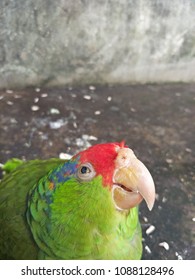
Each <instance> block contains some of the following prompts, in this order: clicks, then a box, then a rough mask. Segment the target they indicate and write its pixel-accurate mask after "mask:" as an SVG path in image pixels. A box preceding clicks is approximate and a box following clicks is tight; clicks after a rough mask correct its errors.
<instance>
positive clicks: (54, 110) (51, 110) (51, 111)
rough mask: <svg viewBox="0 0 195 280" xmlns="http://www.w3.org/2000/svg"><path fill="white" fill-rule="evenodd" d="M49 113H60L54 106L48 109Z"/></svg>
mask: <svg viewBox="0 0 195 280" xmlns="http://www.w3.org/2000/svg"><path fill="white" fill-rule="evenodd" d="M50 113H51V114H52V115H58V114H60V111H59V110H58V109H56V108H51V109H50Z"/></svg>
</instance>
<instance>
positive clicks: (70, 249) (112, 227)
mask: <svg viewBox="0 0 195 280" xmlns="http://www.w3.org/2000/svg"><path fill="white" fill-rule="evenodd" d="M32 197H33V199H31V203H30V205H29V208H28V212H27V218H28V223H29V225H30V227H31V231H32V234H33V237H34V239H35V241H36V243H37V244H38V246H39V248H40V249H41V252H42V256H41V258H43V256H45V258H48V259H114V258H117V256H118V252H119V251H120V250H121V252H122V250H123V253H121V254H122V258H129V250H127V249H128V246H129V242H130V240H131V239H132V236H134V234H135V231H136V230H138V228H139V224H138V214H137V209H136V208H134V210H133V211H130V213H131V214H130V215H129V213H121V212H118V211H116V209H115V207H114V204H113V201H112V198H111V195H110V191H109V188H104V187H102V178H101V176H97V177H96V178H94V179H93V181H92V182H85V183H78V181H77V180H76V179H74V178H71V179H70V180H68V181H66V183H65V184H64V183H63V182H62V183H60V182H59V183H58V184H56V186H55V189H52V188H51V182H50V181H48V180H46V179H43V180H41V181H40V182H39V184H38V185H37V186H36V187H35V189H34V192H33V195H32ZM131 220H132V221H134V222H133V230H132V223H131ZM138 231H139V234H137V236H138V237H139V238H140V230H138ZM121 234H122V235H121ZM121 236H123V237H124V238H121ZM138 251H140V250H138Z"/></svg>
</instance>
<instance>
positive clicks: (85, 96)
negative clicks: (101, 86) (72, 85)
mask: <svg viewBox="0 0 195 280" xmlns="http://www.w3.org/2000/svg"><path fill="white" fill-rule="evenodd" d="M83 98H84V99H86V100H91V96H90V95H84V96H83Z"/></svg>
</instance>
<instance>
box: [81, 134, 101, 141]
mask: <svg viewBox="0 0 195 280" xmlns="http://www.w3.org/2000/svg"><path fill="white" fill-rule="evenodd" d="M82 138H83V140H89V141H97V140H98V138H97V137H95V136H93V135H87V134H83V135H82Z"/></svg>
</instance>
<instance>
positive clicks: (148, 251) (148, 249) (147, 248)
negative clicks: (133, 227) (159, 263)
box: [145, 245, 152, 254]
mask: <svg viewBox="0 0 195 280" xmlns="http://www.w3.org/2000/svg"><path fill="white" fill-rule="evenodd" d="M145 250H146V252H147V253H148V254H151V253H152V251H151V250H150V247H149V246H148V245H146V246H145Z"/></svg>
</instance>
